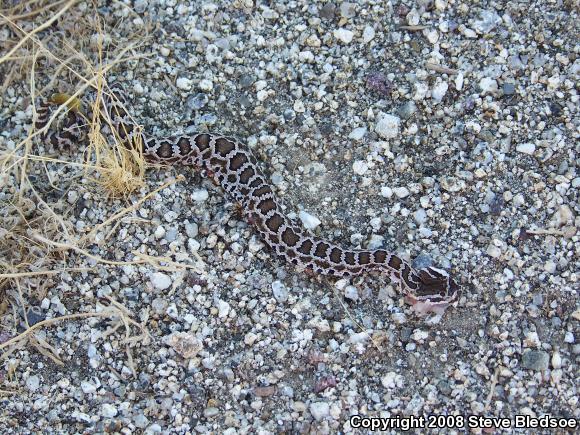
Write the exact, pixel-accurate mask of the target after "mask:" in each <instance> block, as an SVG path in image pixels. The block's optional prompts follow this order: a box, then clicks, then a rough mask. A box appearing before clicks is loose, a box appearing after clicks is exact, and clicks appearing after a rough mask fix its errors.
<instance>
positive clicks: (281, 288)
mask: <svg viewBox="0 0 580 435" xmlns="http://www.w3.org/2000/svg"><path fill="white" fill-rule="evenodd" d="M272 294H273V295H274V298H276V300H277V301H278V302H286V301H287V300H288V289H287V288H286V286H285V285H284V284H283V283H282V282H281V281H274V282H273V283H272Z"/></svg>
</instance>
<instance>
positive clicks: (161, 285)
mask: <svg viewBox="0 0 580 435" xmlns="http://www.w3.org/2000/svg"><path fill="white" fill-rule="evenodd" d="M151 284H153V287H155V288H156V289H157V290H165V289H167V288H169V287H170V286H171V278H170V277H169V276H168V275H165V274H164V273H161V272H155V273H152V274H151Z"/></svg>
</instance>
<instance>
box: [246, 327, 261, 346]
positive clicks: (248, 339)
mask: <svg viewBox="0 0 580 435" xmlns="http://www.w3.org/2000/svg"><path fill="white" fill-rule="evenodd" d="M257 339H258V335H256V334H254V333H253V332H252V331H250V332H248V333H247V334H246V335H245V336H244V343H246V344H247V345H248V346H251V345H253V344H254V343H255V342H256V340H257Z"/></svg>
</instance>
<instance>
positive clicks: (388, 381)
mask: <svg viewBox="0 0 580 435" xmlns="http://www.w3.org/2000/svg"><path fill="white" fill-rule="evenodd" d="M381 384H383V387H385V388H389V389H392V388H395V387H401V386H402V385H403V377H402V376H401V375H398V374H397V373H395V372H388V373H386V374H385V376H383V377H382V378H381Z"/></svg>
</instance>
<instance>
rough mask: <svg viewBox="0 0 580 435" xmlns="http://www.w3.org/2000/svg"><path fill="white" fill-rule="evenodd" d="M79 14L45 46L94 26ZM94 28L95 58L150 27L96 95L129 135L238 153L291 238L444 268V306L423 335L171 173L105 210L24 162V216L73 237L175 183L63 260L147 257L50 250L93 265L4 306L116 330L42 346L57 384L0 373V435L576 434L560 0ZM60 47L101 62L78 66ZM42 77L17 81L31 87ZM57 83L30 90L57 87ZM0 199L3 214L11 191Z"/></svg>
mask: <svg viewBox="0 0 580 435" xmlns="http://www.w3.org/2000/svg"><path fill="white" fill-rule="evenodd" d="M105 3H106V4H105ZM255 3H257V5H255ZM83 4H84V3H81V5H79V6H75V8H73V10H71V11H70V12H69V13H67V16H64V17H62V18H61V20H59V21H58V22H57V23H56V24H55V25H54V26H56V27H54V28H48V29H46V30H44V31H43V32H57V31H62V32H64V33H66V31H68V30H65V29H66V28H67V27H66V26H70V28H72V27H73V24H74V23H73V22H71V20H73V18H71V17H74V16H75V14H76V16H78V15H80V16H83V17H85V18H87V17H90V16H92V15H94V10H92V9H91V8H92V6H90V5H89V4H84V5H85V6H82V5H83ZM411 4H415V8H414V9H413V8H410V7H409V6H406V5H411ZM99 14H100V18H101V19H102V20H103V24H104V28H105V29H106V33H107V37H108V38H109V41H112V42H109V43H110V44H116V43H118V44H121V43H122V42H123V41H126V40H127V37H128V35H130V34H132V33H135V32H139V31H141V30H142V29H143V28H144V26H148V25H150V26H151V32H152V38H150V39H149V40H146V41H145V42H144V43H143V45H141V46H140V47H138V54H142V55H144V56H143V57H141V58H139V59H138V60H132V61H130V62H128V63H127V64H126V65H124V66H123V67H117V68H113V69H112V71H111V72H110V73H109V75H108V77H107V79H108V80H109V82H113V81H118V82H120V83H122V84H123V85H124V87H125V89H127V90H128V99H129V100H130V104H131V107H132V115H133V116H134V117H135V118H136V119H137V120H138V121H139V122H141V123H142V124H144V125H145V127H146V128H147V129H148V130H150V131H151V132H154V133H156V134H171V133H173V132H176V131H183V130H187V131H191V129H192V128H198V127H199V128H202V129H204V128H208V129H211V130H218V131H221V132H224V133H228V134H232V135H235V136H237V137H239V138H241V139H243V140H244V141H245V142H246V143H248V145H249V146H250V147H251V148H252V149H253V150H254V152H255V154H256V155H257V156H258V158H259V159H260V160H261V161H262V162H263V166H264V168H265V170H266V171H267V172H268V173H269V174H272V180H273V185H274V186H275V191H276V193H277V195H279V196H280V197H281V198H282V200H283V202H284V204H286V205H287V206H288V209H287V211H288V212H295V214H294V216H295V218H296V219H297V220H302V221H303V222H305V223H306V224H307V225H309V226H310V227H311V228H313V229H314V231H315V232H316V233H317V234H320V235H323V236H325V237H328V238H329V239H332V240H334V241H337V242H339V243H340V244H342V245H343V246H345V247H367V246H381V245H382V246H386V247H387V248H389V249H391V250H394V251H396V252H398V253H399V254H400V255H401V256H403V257H405V258H407V259H409V260H413V259H415V260H414V264H416V265H417V264H420V265H425V264H433V265H437V266H439V267H443V268H450V269H452V270H453V273H454V275H455V276H456V277H457V278H458V280H459V281H460V283H461V284H462V286H463V296H462V298H461V301H460V303H459V306H458V307H457V308H456V309H450V310H448V311H447V312H446V313H445V315H444V317H443V319H442V320H441V321H440V322H439V323H433V322H429V321H428V320H426V319H422V318H418V317H417V316H416V315H415V314H414V313H412V312H411V310H410V309H409V307H408V306H407V305H406V304H405V303H404V301H403V298H402V297H401V295H399V294H398V293H397V292H396V291H395V290H394V289H393V287H392V286H390V285H389V284H388V279H386V278H381V277H379V276H377V275H371V276H366V277H364V278H361V279H356V280H353V282H338V283H337V284H336V286H335V285H334V283H333V282H331V281H328V280H325V279H322V278H320V277H310V276H306V275H304V274H301V273H298V272H296V271H295V270H294V269H293V268H292V267H290V266H288V265H286V264H283V263H281V262H280V261H279V260H277V259H275V257H274V256H273V255H272V254H271V253H269V252H267V251H266V249H265V247H264V245H263V244H262V243H261V241H260V240H259V238H258V236H257V235H256V234H255V233H254V232H253V231H252V229H251V227H250V226H249V225H248V224H247V223H245V222H243V221H240V220H239V218H238V214H237V213H236V211H235V209H234V207H233V205H232V204H231V202H230V201H229V200H228V199H226V198H225V197H224V196H223V194H222V192H221V191H220V189H219V188H218V187H216V186H214V185H213V184H212V183H211V182H209V181H208V180H204V179H202V178H201V177H200V176H198V175H194V174H192V173H191V172H190V170H188V169H186V168H179V169H161V170H151V171H150V172H149V173H148V174H147V184H146V186H145V187H143V188H142V190H141V191H139V192H136V193H135V194H133V196H131V197H130V198H129V199H128V200H125V199H122V198H108V197H107V196H106V195H104V194H103V191H102V190H101V189H99V188H97V187H95V184H94V183H93V182H92V180H91V178H90V177H87V176H84V175H83V173H82V169H79V168H78V167H75V166H68V167H64V166H63V165H60V164H58V163H55V162H48V163H45V162H32V163H31V164H30V168H29V170H30V171H31V175H32V176H33V178H32V180H33V182H34V183H35V185H36V186H37V188H38V191H39V192H40V195H41V197H42V199H43V201H45V202H47V203H49V204H51V205H52V206H53V207H54V209H55V211H56V212H57V213H60V214H61V215H62V216H64V217H65V219H66V222H67V225H70V228H67V231H73V229H74V231H77V232H78V233H79V234H80V235H82V234H86V233H88V231H90V230H91V229H93V228H95V226H97V225H99V224H101V223H102V222H104V221H106V220H107V219H108V218H109V217H110V216H112V215H113V214H114V213H116V212H118V211H119V210H121V209H122V208H124V207H126V206H127V204H131V203H132V202H134V201H136V200H138V199H139V198H142V197H143V196H144V195H145V194H146V193H148V192H151V191H153V190H154V189H156V188H158V187H159V186H161V185H162V184H163V183H164V182H166V181H167V180H168V179H170V178H171V177H175V175H176V172H177V173H179V174H183V175H185V181H180V182H179V181H178V182H177V183H174V184H171V185H169V186H168V187H165V188H163V189H161V190H160V191H159V192H157V193H155V194H154V195H152V196H151V197H150V198H149V199H147V200H145V201H144V202H143V203H142V204H141V205H140V206H139V207H138V209H137V210H136V211H134V212H131V213H129V214H128V215H126V216H124V217H123V218H122V219H120V220H119V221H118V223H116V224H115V225H110V226H108V227H106V228H101V229H100V230H99V231H98V232H97V233H96V235H95V236H94V237H93V238H92V239H91V240H90V241H88V242H86V243H85V245H84V246H83V248H84V249H85V251H86V252H88V253H90V254H91V255H92V256H96V257H101V258H104V259H107V260H110V261H111V262H112V261H117V262H131V261H132V260H135V254H134V253H135V252H138V253H141V254H144V255H147V256H150V257H163V260H162V261H161V262H160V263H158V264H155V263H142V264H133V265H128V264H127V265H120V266H112V265H104V264H102V263H100V264H97V263H95V260H94V259H91V258H89V257H87V256H86V255H83V254H82V253H79V252H73V251H63V252H62V253H61V254H60V256H59V257H58V261H59V262H60V263H59V264H60V266H61V267H62V268H65V267H69V268H71V267H72V268H78V267H90V268H92V269H91V270H90V271H88V272H80V273H73V272H63V273H59V274H57V275H51V276H49V277H47V278H46V279H44V278H43V280H42V281H39V280H36V281H31V282H33V283H34V286H35V287H34V288H35V289H42V291H44V292H45V294H44V295H43V296H42V297H41V298H40V299H39V300H36V299H34V297H33V296H32V295H28V294H27V295H25V297H26V299H27V300H26V302H27V304H28V305H35V306H38V308H39V311H38V313H36V314H35V315H36V316H37V317H36V318H35V319H37V321H40V319H43V318H47V319H50V318H54V317H56V316H62V315H64V314H73V313H83V312H102V310H106V309H107V306H108V305H110V302H109V300H110V299H112V300H115V301H118V302H119V303H121V304H123V306H124V307H125V308H126V310H127V315H128V317H129V318H131V319H132V320H133V321H134V322H135V323H134V324H131V325H130V329H126V327H125V326H126V325H124V324H123V322H122V321H121V320H120V317H119V316H118V315H117V316H113V317H94V318H90V319H80V320H74V321H73V320H69V321H64V322H60V323H58V324H56V325H55V326H52V327H46V328H41V329H39V330H38V332H36V334H38V337H39V339H41V340H44V341H45V342H46V343H49V344H50V345H51V346H52V347H54V348H55V349H57V352H58V355H59V358H60V359H61V360H62V361H63V363H64V365H62V366H60V365H58V364H56V363H55V362H54V361H53V360H51V359H49V358H47V357H46V356H43V355H42V354H41V353H39V352H38V351H37V350H36V348H35V347H34V346H32V345H27V346H26V347H24V348H22V349H18V350H16V351H15V352H14V353H12V354H11V355H8V357H7V358H6V359H4V360H3V361H2V363H1V364H0V389H1V390H3V391H12V392H14V393H7V394H4V393H2V394H1V395H0V400H1V402H2V405H3V406H2V411H0V416H1V418H0V432H2V433H8V432H21V433H28V432H31V431H33V432H35V431H41V432H60V433H75V432H107V431H108V432H122V433H130V432H138V431H144V432H146V433H229V434H234V433H277V432H292V433H310V432H316V433H336V432H338V431H342V432H351V431H352V428H351V426H350V424H349V422H348V420H349V417H350V416H351V415H354V414H360V415H364V416H375V417H390V416H396V415H415V416H425V417H427V416H428V415H433V414H458V415H463V416H466V417H467V416H468V415H470V414H474V415H481V416H488V417H507V418H510V419H513V418H514V416H515V415H516V414H521V415H529V416H537V417H540V416H542V415H544V414H551V415H554V416H560V417H576V418H580V411H579V409H580V408H579V407H578V358H579V356H580V344H579V337H580V328H579V321H580V314H579V313H580V308H579V303H578V289H579V284H578V281H579V278H580V277H579V274H578V264H579V258H578V255H579V254H578V253H579V252H580V240H579V234H578V228H579V226H580V206H579V201H578V197H579V195H578V192H579V190H578V187H579V186H580V181H579V180H580V179H579V177H578V157H579V151H580V149H579V146H578V143H579V142H578V135H579V129H578V127H579V121H580V119H579V117H578V107H579V105H578V95H577V83H578V78H579V74H580V60H579V59H578V42H577V34H578V32H577V30H578V27H577V23H578V22H579V20H578V15H577V10H576V9H575V8H574V7H573V2H567V1H564V2H531V3H530V2H479V1H473V2H463V1H456V2H447V1H440V0H435V1H433V2H406V3H404V4H403V3H401V2H378V1H366V0H361V1H358V2H325V3H322V2H312V1H306V0H304V1H303V0H297V1H293V2H260V1H258V2H252V1H244V0H241V1H234V2H225V1H224V2H211V3H210V2H198V1H191V2H187V1H184V2H181V1H179V2H178V1H176V0H155V1H154V0H137V1H135V2H133V10H129V9H128V8H127V7H126V6H124V5H123V4H122V3H111V2H103V5H102V7H101V8H99ZM67 17H68V18H67ZM27 19H29V20H36V19H37V21H30V22H28V21H19V23H20V24H22V25H24V27H25V28H28V29H31V28H33V27H34V26H38V25H39V24H40V23H42V22H44V21H43V19H42V18H41V17H35V16H31V17H30V18H27ZM73 21H74V20H73ZM77 21H78V20H77ZM78 22H79V23H80V22H81V21H78ZM0 31H2V30H0ZM0 39H2V38H0ZM103 41H105V42H104V43H107V42H106V40H103ZM117 41H118V42H117ZM72 43H73V44H74V41H72ZM76 48H78V49H79V50H86V51H87V53H86V56H87V58H90V59H93V60H94V61H95V63H96V62H97V57H96V56H97V55H96V49H95V48H94V47H92V48H91V46H87V47H85V46H80V45H79V46H78V47H76ZM2 67H4V66H0V68H2ZM56 68H57V66H56V64H53V63H51V62H48V63H47V64H46V65H45V66H44V67H43V68H37V69H36V73H37V77H35V80H36V83H37V84H36V86H37V87H38V88H39V89H42V87H43V86H45V85H47V84H48V83H49V79H50V77H51V75H52V74H53V73H54V71H56ZM66 83H67V81H66V80H65V79H64V78H63V79H62V80H59V81H57V82H54V83H53V84H52V87H51V89H50V90H51V91H52V90H57V89H56V88H54V86H57V85H59V86H63V87H66V89H64V90H65V91H69V92H70V91H71V90H72V89H73V88H69V87H67V85H66ZM29 84H30V83H29V81H28V80H27V81H23V82H21V83H18V82H15V83H12V84H10V86H9V88H8V89H6V90H4V91H3V92H2V96H0V114H2V116H0V127H1V131H2V134H1V135H0V151H1V152H2V153H4V152H5V151H6V150H7V149H12V148H14V145H15V144H16V143H18V142H19V141H21V140H22V139H23V138H24V136H25V135H26V131H27V128H28V126H29V125H30V116H31V113H32V108H31V106H30V101H29V100H26V99H25V98H24V97H25V95H26V92H27V89H28V86H29ZM191 126H194V127H191ZM48 149H49V147H44V145H43V146H42V147H41V148H40V151H41V152H48V151H47V150H48ZM19 152H20V151H19ZM67 158H70V159H71V160H75V159H77V161H80V160H79V159H80V157H79V156H76V157H75V156H72V157H71V156H68V157H67ZM0 186H1V187H0V202H1V204H0V207H4V208H3V209H2V210H5V208H6V207H7V206H5V204H8V203H10V201H11V200H13V199H14V197H15V195H16V192H18V189H19V185H18V183H17V182H16V180H15V179H14V178H13V177H6V178H5V179H3V180H2V183H0ZM22 193H23V194H24V195H29V192H22ZM31 198H32V197H31ZM35 204H38V200H37V199H34V201H33V209H34V207H36V205H35ZM300 210H308V212H306V211H302V212H300ZM0 216H6V214H0ZM0 219H2V218H0ZM320 222H321V223H320ZM0 227H3V228H4V227H7V225H0ZM5 234H6V233H5V232H2V233H0V237H3V236H4V235H5ZM14 255H16V253H15V254H14ZM27 288H28V287H27ZM7 294H10V295H12V298H11V300H10V302H11V303H12V304H14V306H15V307H16V308H15V310H11V309H8V310H5V311H4V312H3V313H2V317H0V342H5V341H7V340H8V339H9V338H11V337H13V336H15V335H16V334H17V333H19V332H22V331H23V329H22V328H23V327H25V325H24V324H23V323H22V324H21V322H20V320H19V321H18V322H17V324H16V325H15V324H14V318H15V317H18V316H21V313H19V312H18V308H17V307H18V306H19V305H18V304H19V302H18V297H17V296H15V295H18V291H17V289H16V288H13V289H11V293H7ZM109 298H110V299H109ZM30 318H32V317H30ZM139 324H142V325H143V327H144V328H146V331H147V333H146V334H143V335H140V334H141V332H140V329H139V327H138V325H139ZM23 325H24V326H23ZM135 337H137V338H135ZM127 346H129V348H130V350H131V353H130V355H131V356H129V354H128V353H127ZM260 431H262V432H260ZM510 431H515V429H513V427H512V429H510V430H508V431H507V432H510ZM459 432H461V433H463V432H464V431H459ZM446 433H447V432H446ZM474 433H483V432H482V430H479V429H477V430H475V431H474Z"/></svg>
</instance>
